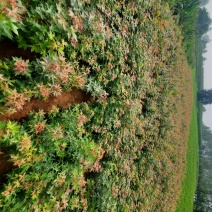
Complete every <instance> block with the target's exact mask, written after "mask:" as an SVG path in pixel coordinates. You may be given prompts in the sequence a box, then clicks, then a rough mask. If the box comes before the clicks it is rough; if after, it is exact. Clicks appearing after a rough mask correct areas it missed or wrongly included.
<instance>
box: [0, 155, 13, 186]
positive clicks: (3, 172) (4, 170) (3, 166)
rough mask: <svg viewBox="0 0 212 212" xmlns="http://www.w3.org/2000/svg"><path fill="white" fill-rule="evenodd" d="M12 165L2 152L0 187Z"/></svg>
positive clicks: (0, 159) (0, 158)
mask: <svg viewBox="0 0 212 212" xmlns="http://www.w3.org/2000/svg"><path fill="white" fill-rule="evenodd" d="M12 167H13V164H12V163H11V162H9V161H8V158H6V157H5V153H4V152H0V185H1V184H2V183H4V182H5V180H6V178H5V175H6V174H7V173H9V172H10V171H11V170H12Z"/></svg>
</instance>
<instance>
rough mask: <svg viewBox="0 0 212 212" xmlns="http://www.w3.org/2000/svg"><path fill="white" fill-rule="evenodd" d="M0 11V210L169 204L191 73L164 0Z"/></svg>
mask: <svg viewBox="0 0 212 212" xmlns="http://www.w3.org/2000/svg"><path fill="white" fill-rule="evenodd" d="M0 10H1V14H0V169H1V170H0V174H1V178H0V210H1V211H3V212H4V211H5V212H8V211H23V212H25V211H26V212H28V211H45V212H47V211H49V212H50V211H51V212H52V211H126V212H127V211H144V212H148V211H167V212H171V211H175V210H176V208H177V203H178V200H179V197H180V194H181V190H182V181H183V179H184V175H185V170H186V166H185V165H186V153H187V148H188V137H189V126H190V122H191V116H192V105H193V82H192V71H191V70H190V67H189V65H188V64H187V58H186V55H185V53H184V50H183V48H182V42H181V40H182V35H181V31H180V28H179V27H178V26H177V25H176V23H175V19H174V18H173V16H172V11H171V10H170V8H169V4H168V3H167V2H166V1H162V0H148V1H147V0H140V1H117V0H110V1H104V0H100V1H95V0H79V1H66V0H53V1H52V0H51V1H50V0H46V1H45V3H43V1H38V0H31V1H29V0H20V1H10V0H8V1H7V0H6V1H1V0H0Z"/></svg>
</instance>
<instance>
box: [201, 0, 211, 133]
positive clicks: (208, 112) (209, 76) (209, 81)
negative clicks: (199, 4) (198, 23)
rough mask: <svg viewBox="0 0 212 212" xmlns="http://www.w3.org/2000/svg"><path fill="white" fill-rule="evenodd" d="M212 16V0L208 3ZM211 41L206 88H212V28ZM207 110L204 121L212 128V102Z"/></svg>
mask: <svg viewBox="0 0 212 212" xmlns="http://www.w3.org/2000/svg"><path fill="white" fill-rule="evenodd" d="M206 8H207V10H208V12H209V14H210V17H211V18H212V0H210V1H209V3H208V4H207V5H206ZM207 34H208V35H209V37H210V39H211V42H210V43H208V44H207V52H206V53H205V54H204V57H205V58H206V61H204V89H207V90H208V89H212V30H210V31H209V32H208V33H207ZM205 109H206V112H204V113H203V123H204V124H205V125H206V126H208V127H210V128H211V129H212V104H210V105H205Z"/></svg>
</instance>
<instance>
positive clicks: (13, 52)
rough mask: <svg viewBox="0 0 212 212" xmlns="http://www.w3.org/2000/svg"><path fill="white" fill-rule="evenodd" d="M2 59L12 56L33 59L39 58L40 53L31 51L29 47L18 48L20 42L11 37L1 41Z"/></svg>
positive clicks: (0, 54) (0, 51)
mask: <svg viewBox="0 0 212 212" xmlns="http://www.w3.org/2000/svg"><path fill="white" fill-rule="evenodd" d="M0 47H1V48H0V59H2V60H4V59H6V58H7V59H12V57H21V58H22V59H24V60H28V59H29V60H30V61H32V60H33V59H34V58H39V57H40V55H39V54H36V53H33V52H31V51H30V50H29V49H26V50H24V49H22V48H18V44H16V43H15V42H14V41H12V40H10V39H4V40H1V41H0Z"/></svg>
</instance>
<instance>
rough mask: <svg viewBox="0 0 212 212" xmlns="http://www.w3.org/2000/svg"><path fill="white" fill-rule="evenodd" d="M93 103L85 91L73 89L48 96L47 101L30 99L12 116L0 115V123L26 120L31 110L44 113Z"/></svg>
mask: <svg viewBox="0 0 212 212" xmlns="http://www.w3.org/2000/svg"><path fill="white" fill-rule="evenodd" d="M88 101H90V102H93V101H94V99H93V98H92V96H91V95H90V94H88V93H86V92H85V91H82V90H80V89H77V88H73V89H72V90H71V91H68V92H63V93H62V94H61V95H60V96H57V97H55V96H50V97H49V98H48V99H47V100H39V99H36V98H34V99H32V100H31V101H30V102H27V103H26V104H25V105H24V106H23V109H22V110H18V111H17V112H15V113H13V114H2V115H0V121H7V120H13V121H19V120H20V119H22V118H27V116H28V114H29V112H30V111H31V110H33V111H35V112H38V111H39V110H43V111H44V112H46V113H47V112H49V111H50V110H51V109H52V107H53V106H57V107H59V108H61V109H62V108H63V109H65V108H68V107H69V106H70V105H71V104H77V103H82V102H88Z"/></svg>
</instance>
